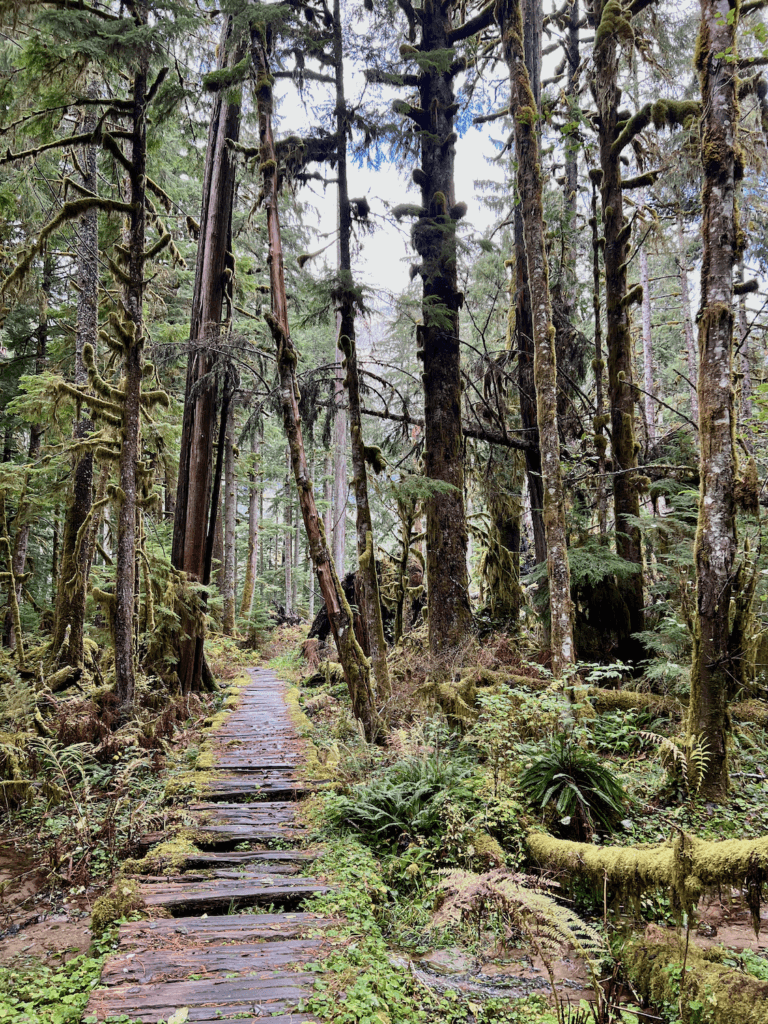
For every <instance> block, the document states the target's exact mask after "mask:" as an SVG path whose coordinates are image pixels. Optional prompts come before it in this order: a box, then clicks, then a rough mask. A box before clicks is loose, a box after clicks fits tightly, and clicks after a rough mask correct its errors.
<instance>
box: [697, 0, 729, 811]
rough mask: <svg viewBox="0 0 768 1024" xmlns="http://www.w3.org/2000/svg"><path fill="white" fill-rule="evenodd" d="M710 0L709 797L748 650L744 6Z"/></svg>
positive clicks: (721, 766) (706, 62)
mask: <svg viewBox="0 0 768 1024" xmlns="http://www.w3.org/2000/svg"><path fill="white" fill-rule="evenodd" d="M700 2H701V27H700V30H699V40H698V43H697V55H698V56H697V69H698V72H699V77H700V81H701V96H702V111H703V113H702V119H701V135H702V138H701V142H702V153H703V156H704V158H703V165H704V182H703V190H702V214H703V220H702V238H703V252H702V266H701V307H700V309H699V316H698V321H699V379H698V395H699V440H700V445H701V463H700V484H699V519H698V528H697V530H696V543H695V546H694V558H695V562H696V621H695V626H694V637H693V663H692V667H691V698H690V705H689V711H688V742H689V743H691V744H693V743H695V742H697V741H698V742H701V743H703V744H704V745H705V747H706V755H707V759H706V764H705V766H704V769H703V772H702V777H701V779H700V792H701V793H702V795H703V796H704V797H706V798H707V799H711V800H723V799H725V797H726V794H727V791H728V754H727V738H728V731H729V723H728V700H729V697H730V696H731V690H732V682H731V681H732V680H733V679H737V678H738V671H737V670H736V666H735V662H736V660H737V659H739V658H740V657H741V656H742V654H743V652H742V651H740V650H734V649H733V647H732V643H731V637H730V630H729V616H730V607H731V596H732V590H733V581H734V561H735V558H736V546H737V541H736V508H735V501H734V490H735V485H736V451H735V445H734V408H733V404H734V403H733V386H732V383H731V370H732V353H733V320H734V315H733V271H734V269H735V263H736V261H737V260H738V258H739V251H738V240H737V221H738V213H737V209H736V188H735V170H736V151H735V146H736V139H735V132H736V127H737V125H738V121H739V114H738V102H737V97H736V73H735V69H734V68H733V67H732V66H731V65H729V64H728V63H726V61H725V60H724V59H723V58H722V56H720V57H718V56H717V55H718V54H721V55H722V54H723V53H736V33H737V29H738V20H739V12H738V7H737V8H735V12H734V14H735V16H734V18H733V19H732V20H731V19H730V18H726V17H724V16H723V11H722V6H723V5H722V4H721V3H719V2H718V0H700ZM731 10H732V11H733V10H734V9H733V8H732V9H731ZM726 11H727V8H726ZM728 13H730V12H728Z"/></svg>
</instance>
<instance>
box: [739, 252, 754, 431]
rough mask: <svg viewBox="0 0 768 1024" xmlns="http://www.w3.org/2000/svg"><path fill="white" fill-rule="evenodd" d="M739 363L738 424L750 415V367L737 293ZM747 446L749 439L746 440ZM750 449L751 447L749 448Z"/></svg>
mask: <svg viewBox="0 0 768 1024" xmlns="http://www.w3.org/2000/svg"><path fill="white" fill-rule="evenodd" d="M738 274H739V282H740V284H744V281H745V277H744V258H743V257H742V258H741V259H740V260H739V267H738ZM739 363H740V369H741V402H740V403H739V412H740V417H739V420H740V425H741V426H743V424H744V423H745V422H746V421H747V420H749V419H751V417H752V367H751V365H750V362H749V322H748V320H747V298H746V295H744V293H743V292H742V293H741V294H740V295H739ZM747 445H748V446H749V441H747ZM750 450H751V449H750Z"/></svg>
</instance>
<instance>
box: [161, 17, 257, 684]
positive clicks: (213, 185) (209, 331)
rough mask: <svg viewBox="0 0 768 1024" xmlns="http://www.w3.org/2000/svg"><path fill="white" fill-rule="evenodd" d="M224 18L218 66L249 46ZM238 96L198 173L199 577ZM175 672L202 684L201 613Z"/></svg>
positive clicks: (195, 540)
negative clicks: (201, 175)
mask: <svg viewBox="0 0 768 1024" xmlns="http://www.w3.org/2000/svg"><path fill="white" fill-rule="evenodd" d="M234 33H235V29H234V26H233V22H232V19H231V18H229V19H227V21H226V22H225V24H224V27H223V29H222V35H221V41H220V43H219V54H218V65H217V66H218V69H219V70H223V69H225V68H228V67H234V65H235V64H237V63H238V62H239V61H241V60H242V59H243V57H244V56H245V53H246V43H245V42H244V41H242V40H240V39H238V38H236V37H235V35H234ZM239 133H240V103H239V99H238V98H237V97H234V96H233V95H232V90H231V89H222V90H221V91H219V92H217V93H216V94H215V96H214V99H213V106H212V110H211V121H210V125H209V130H208V149H207V152H206V159H205V174H204V179H203V204H202V211H201V216H200V228H199V243H198V252H197V265H196V268H195V286H194V293H193V298H192V321H191V325H190V335H189V336H190V345H191V351H190V354H189V360H188V363H187V382H186V391H185V397H184V418H183V421H182V432H181V447H180V459H179V475H178V484H177V493H176V510H175V519H174V525H173V548H172V561H173V564H174V566H175V567H176V568H177V569H183V570H184V572H186V573H187V574H188V576H189V577H190V578H192V579H194V580H197V581H201V580H202V578H203V563H204V560H205V546H206V535H207V529H208V519H209V511H208V510H209V503H210V495H211V467H212V464H213V442H214V437H215V431H216V390H217V389H216V381H215V379H214V375H213V373H212V371H213V367H214V363H215V361H216V355H215V352H214V351H213V346H212V342H213V341H214V340H215V339H216V338H217V337H218V335H219V332H220V328H221V319H222V310H223V306H224V299H225V295H226V293H227V290H228V288H229V287H230V282H231V278H232V272H233V267H232V265H231V251H232V203H233V197H234V189H235V166H236V158H235V154H234V153H233V152H232V150H231V149H230V148H229V147H228V146H227V140H232V141H234V142H237V140H238V137H239ZM183 625H184V627H185V631H186V635H185V637H184V639H183V640H182V643H181V650H180V664H179V680H180V684H181V689H182V691H183V692H185V693H187V692H189V691H190V690H197V689H199V688H200V686H201V685H202V675H203V637H202V636H200V635H198V627H199V619H197V618H194V619H192V620H185V621H184V623H183Z"/></svg>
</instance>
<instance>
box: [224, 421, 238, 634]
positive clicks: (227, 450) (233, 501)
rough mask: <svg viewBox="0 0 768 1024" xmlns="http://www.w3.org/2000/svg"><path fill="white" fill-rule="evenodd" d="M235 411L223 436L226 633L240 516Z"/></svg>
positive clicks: (231, 616)
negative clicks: (236, 470) (236, 471)
mask: <svg viewBox="0 0 768 1024" xmlns="http://www.w3.org/2000/svg"><path fill="white" fill-rule="evenodd" d="M234 419H235V417H234V410H232V411H231V412H230V415H229V425H228V428H227V432H226V437H225V438H224V587H223V593H222V597H223V599H224V600H223V607H222V614H221V628H222V630H223V631H224V632H225V633H226V634H227V636H234V635H235V585H236V584H235V566H236V561H237V552H236V550H235V522H236V518H237V476H236V474H235V443H234V439H233V435H234V432H235V423H234Z"/></svg>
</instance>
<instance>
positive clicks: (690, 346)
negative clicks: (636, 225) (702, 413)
mask: <svg viewBox="0 0 768 1024" xmlns="http://www.w3.org/2000/svg"><path fill="white" fill-rule="evenodd" d="M677 238H678V247H679V250H680V253H679V255H678V257H677V266H678V270H679V272H680V303H681V305H682V307H683V330H684V331H685V355H686V359H687V361H688V380H689V382H690V392H691V419H692V420H695V421H696V422H698V420H699V398H698V395H697V394H696V378H697V377H698V369H697V366H696V363H697V360H696V343H695V341H694V339H693V321H692V320H691V298H690V294H689V291H688V260H687V246H686V244H685V235H684V233H683V218H682V217H681V215H680V213H679V211H678V215H677Z"/></svg>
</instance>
